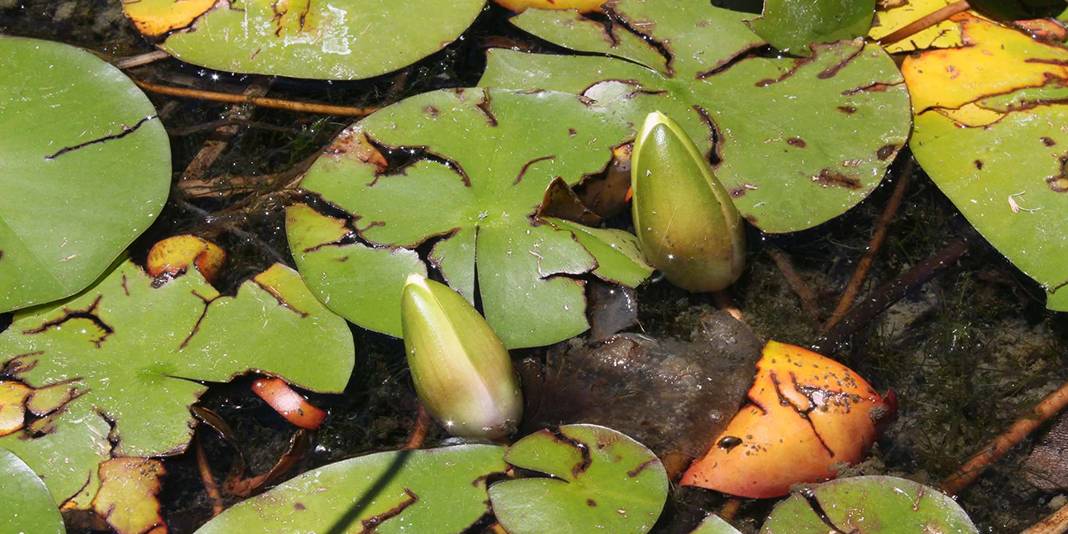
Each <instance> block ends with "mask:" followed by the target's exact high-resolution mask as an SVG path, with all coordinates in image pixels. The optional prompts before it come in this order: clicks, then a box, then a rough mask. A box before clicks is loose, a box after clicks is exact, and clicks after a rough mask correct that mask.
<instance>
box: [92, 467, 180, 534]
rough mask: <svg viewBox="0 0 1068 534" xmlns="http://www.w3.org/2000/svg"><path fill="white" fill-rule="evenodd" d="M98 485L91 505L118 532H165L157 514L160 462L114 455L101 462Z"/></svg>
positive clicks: (121, 533) (163, 533) (158, 533)
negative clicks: (115, 456) (98, 487)
mask: <svg viewBox="0 0 1068 534" xmlns="http://www.w3.org/2000/svg"><path fill="white" fill-rule="evenodd" d="M98 473H99V476H100V489H99V490H98V491H97V494H96V496H95V497H93V502H92V508H93V510H94V511H95V512H96V513H97V514H98V515H100V517H102V518H103V519H104V520H105V521H106V522H107V524H108V525H110V526H111V527H112V528H113V529H115V532H117V533H118V534H165V533H166V532H167V525H166V524H165V523H164V521H163V517H162V516H161V515H160V503H159V500H158V498H157V496H158V495H159V492H160V479H161V478H162V477H163V475H165V474H166V470H165V469H164V468H163V463H162V462H160V461H159V460H155V459H151V458H128V457H124V458H113V459H111V460H107V461H105V462H103V463H101V464H100V467H99V469H98Z"/></svg>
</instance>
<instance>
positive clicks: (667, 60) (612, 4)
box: [601, 0, 675, 78]
mask: <svg viewBox="0 0 1068 534" xmlns="http://www.w3.org/2000/svg"><path fill="white" fill-rule="evenodd" d="M616 4H618V0H608V1H607V2H605V5H604V6H603V7H602V8H601V9H602V11H603V12H604V14H605V16H606V17H608V20H609V21H610V23H611V25H612V26H619V27H621V28H623V29H624V30H625V31H627V32H629V33H631V34H633V35H634V36H635V37H638V38H639V39H641V40H642V41H645V42H646V43H647V44H648V45H649V46H651V47H653V49H654V50H656V52H657V53H658V54H659V55H660V56H661V57H662V58H664V71H663V73H664V75H665V76H667V77H668V78H672V77H674V76H675V66H674V64H675V54H674V52H672V51H671V47H670V46H669V45H668V43H667V42H666V41H661V40H659V39H657V38H656V37H653V35H652V34H651V33H650V31H651V30H652V29H653V28H654V24H653V23H652V22H650V21H635V20H631V19H628V18H627V17H626V15H624V14H623V13H622V12H620V11H618V10H617V9H616ZM611 31H613V32H614V31H615V30H614V28H613V29H612V30H611Z"/></svg>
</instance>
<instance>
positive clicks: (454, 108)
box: [286, 88, 651, 348]
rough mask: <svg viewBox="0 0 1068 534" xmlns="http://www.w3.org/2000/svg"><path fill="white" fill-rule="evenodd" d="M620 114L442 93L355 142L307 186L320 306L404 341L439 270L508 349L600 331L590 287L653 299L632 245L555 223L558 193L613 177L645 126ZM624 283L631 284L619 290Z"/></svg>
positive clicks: (292, 235)
mask: <svg viewBox="0 0 1068 534" xmlns="http://www.w3.org/2000/svg"><path fill="white" fill-rule="evenodd" d="M614 105H615V103H614V102H613V103H607V102H598V101H595V100H592V99H589V98H584V97H580V96H577V95H569V94H565V93H557V92H551V91H507V90H497V89H481V88H476V89H457V90H441V91H435V92H431V93H426V94H423V95H418V96H415V97H412V98H409V99H407V100H404V101H402V102H400V103H398V104H394V105H392V106H389V107H387V108H385V109H383V110H381V111H379V112H377V113H375V114H373V115H371V116H369V117H367V118H366V119H363V120H362V121H360V122H358V123H356V124H355V125H353V126H352V127H350V128H349V129H347V130H346V131H345V132H343V133H342V134H341V135H340V136H339V137H338V138H337V139H336V140H335V141H334V143H333V144H332V145H331V146H330V147H328V148H327V149H326V150H325V152H324V153H323V155H322V156H321V157H320V158H319V160H318V161H317V162H316V163H315V164H314V165H313V166H312V167H311V169H310V170H309V171H308V173H307V175H306V176H305V178H304V181H303V182H302V184H301V185H302V187H303V189H304V190H305V191H307V192H308V195H309V196H308V197H307V199H308V200H307V202H305V203H300V204H297V205H295V206H293V207H291V208H290V209H289V210H288V212H287V218H286V228H287V233H288V236H289V244H290V249H291V251H292V252H293V255H294V257H295V259H296V261H297V266H298V268H299V269H300V271H301V273H302V274H303V275H304V278H305V279H306V280H307V281H308V284H309V287H310V288H311V290H312V292H313V293H315V295H316V296H317V297H319V299H320V300H321V301H322V302H323V303H324V304H326V305H327V306H328V307H330V308H331V309H332V310H334V311H335V312H337V313H339V314H340V315H342V316H344V317H345V318H347V319H349V320H350V321H352V322H354V323H356V324H358V325H360V326H362V327H365V328H368V329H370V330H374V331H377V332H382V333H386V334H389V335H393V336H398V337H399V336H400V335H401V325H400V295H401V291H402V288H403V286H404V282H405V280H406V279H407V277H408V276H409V275H410V274H419V275H422V276H427V274H428V271H429V270H430V269H431V268H432V269H433V270H434V271H436V274H437V275H440V277H441V278H442V279H443V280H445V281H446V282H447V283H448V284H449V285H450V286H452V288H453V289H455V290H456V291H458V292H459V293H460V294H461V295H463V296H464V297H465V298H467V299H468V300H469V301H470V302H472V303H479V304H480V305H481V308H482V312H483V313H484V315H485V316H486V319H487V321H488V322H489V323H490V325H491V326H492V327H493V329H494V331H495V332H496V333H497V334H498V335H499V336H500V338H501V339H502V341H504V343H505V345H506V346H508V347H509V348H519V347H533V346H542V345H548V344H551V343H555V342H557V341H560V340H563V339H567V338H569V337H573V336H575V335H578V334H580V333H582V332H583V331H585V330H586V329H587V328H588V327H589V325H588V323H587V320H586V316H585V310H586V298H585V281H584V279H585V277H586V276H587V275H591V276H596V277H599V278H603V279H607V280H609V281H616V282H630V283H640V282H641V281H642V280H644V279H645V278H646V277H647V276H648V275H649V274H650V273H651V269H649V268H648V266H646V265H645V264H644V261H642V260H641V258H640V256H639V255H636V254H635V247H634V241H633V239H634V238H633V236H632V235H630V234H627V233H625V232H602V231H597V230H596V229H589V228H588V227H581V225H578V223H564V224H561V223H559V221H555V222H554V221H549V220H541V219H540V218H539V217H538V216H537V213H538V209H539V207H540V206H541V203H542V200H543V198H544V196H545V191H546V189H547V188H548V187H549V186H550V184H552V183H553V182H554V181H563V182H564V183H565V184H566V185H568V186H574V185H576V184H579V183H581V182H582V181H583V180H584V179H586V178H587V177H591V176H596V175H599V174H601V173H603V172H604V171H605V170H606V169H607V167H608V165H609V163H610V162H611V159H612V150H613V149H614V148H615V147H618V146H620V145H623V144H625V143H627V142H630V141H631V140H632V138H633V128H632V126H631V125H630V124H629V123H628V122H626V121H625V120H623V119H622V118H620V117H619V116H618V115H617V114H616V113H615V111H614V110H613V106H614ZM616 279H618V280H616Z"/></svg>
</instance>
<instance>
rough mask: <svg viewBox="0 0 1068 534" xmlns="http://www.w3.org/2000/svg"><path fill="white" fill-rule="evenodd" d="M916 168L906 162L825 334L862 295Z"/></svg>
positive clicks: (824, 327)
mask: <svg viewBox="0 0 1068 534" xmlns="http://www.w3.org/2000/svg"><path fill="white" fill-rule="evenodd" d="M915 166H916V164H915V162H914V160H913V159H912V158H909V159H908V160H906V162H905V168H904V169H903V170H902V172H901V174H900V176H898V179H897V183H896V184H894V192H893V194H892V195H890V200H889V201H888V202H887V203H886V207H885V208H883V212H882V214H880V215H879V220H878V221H876V223H875V231H874V232H872V235H871V241H869V242H868V249H867V251H865V252H864V256H862V257H861V258H860V261H858V262H857V268H856V270H854V271H853V276H852V278H850V279H849V283H848V284H846V288H845V291H843V292H842V296H841V298H839V299H838V305H837V306H835V308H834V312H833V313H831V318H830V319H827V322H826V323H825V324H824V325H823V330H822V332H823V333H827V332H828V331H829V330H830V329H832V328H834V327H835V325H837V324H838V323H839V322H840V321H841V320H842V319H843V318H844V317H845V315H846V312H848V311H849V308H851V307H852V306H853V303H854V302H856V300H857V295H859V294H860V289H861V287H862V286H863V285H864V280H865V279H867V278H868V272H869V271H871V267H872V265H873V264H874V263H875V257H876V256H878V255H879V250H880V249H882V248H883V242H884V241H886V233H887V229H888V228H889V227H890V222H891V221H893V220H894V216H895V215H897V210H898V209H899V208H900V207H901V200H902V199H903V198H905V191H906V190H907V189H908V187H909V180H910V179H911V178H912V172H913V169H915Z"/></svg>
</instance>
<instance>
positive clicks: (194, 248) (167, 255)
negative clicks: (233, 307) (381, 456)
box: [146, 234, 226, 282]
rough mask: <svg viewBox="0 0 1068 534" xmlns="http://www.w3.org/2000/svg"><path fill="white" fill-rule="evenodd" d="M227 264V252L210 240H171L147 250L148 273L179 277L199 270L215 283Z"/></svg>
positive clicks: (191, 237) (188, 237)
mask: <svg viewBox="0 0 1068 534" xmlns="http://www.w3.org/2000/svg"><path fill="white" fill-rule="evenodd" d="M225 262H226V251H224V250H223V249H221V248H219V246H218V245H216V244H215V243H212V242H211V241H208V240H207V239H204V238H201V237H197V236H195V235H189V234H184V235H176V236H174V237H168V238H167V239H164V240H162V241H160V242H158V243H156V244H155V245H153V246H152V249H151V250H149V251H148V261H147V264H148V265H147V269H146V270H147V271H148V274H150V275H152V276H154V277H159V276H161V275H169V276H172V277H173V276H177V275H179V274H182V273H184V272H185V271H187V270H188V269H189V266H190V265H193V266H195V267H196V269H197V270H198V271H200V274H202V275H204V279H205V280H207V281H208V282H213V281H214V280H215V277H216V276H218V274H219V271H220V270H221V269H222V266H223V263H225Z"/></svg>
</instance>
